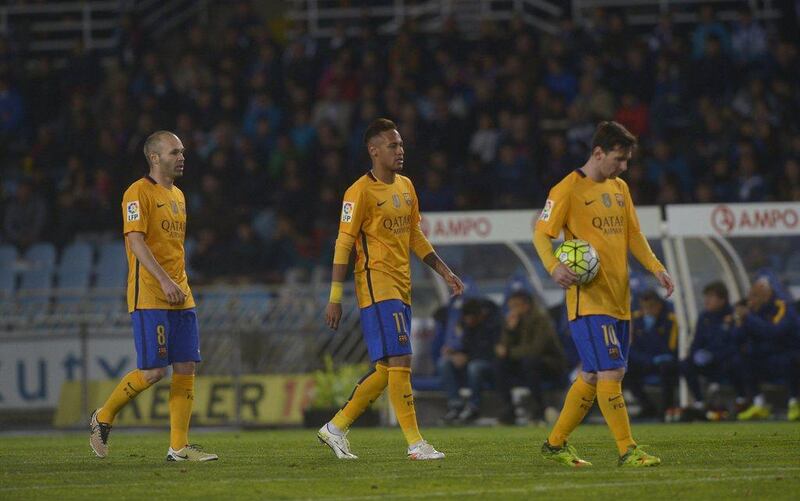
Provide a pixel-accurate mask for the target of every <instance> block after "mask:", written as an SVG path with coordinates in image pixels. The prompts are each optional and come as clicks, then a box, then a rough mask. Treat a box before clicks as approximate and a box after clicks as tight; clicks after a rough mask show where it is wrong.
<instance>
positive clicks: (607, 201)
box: [603, 193, 611, 208]
mask: <svg viewBox="0 0 800 501" xmlns="http://www.w3.org/2000/svg"><path fill="white" fill-rule="evenodd" d="M603 205H605V206H606V207H607V208H611V195H609V194H608V193H603Z"/></svg>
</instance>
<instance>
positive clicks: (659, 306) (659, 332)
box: [625, 290, 678, 417]
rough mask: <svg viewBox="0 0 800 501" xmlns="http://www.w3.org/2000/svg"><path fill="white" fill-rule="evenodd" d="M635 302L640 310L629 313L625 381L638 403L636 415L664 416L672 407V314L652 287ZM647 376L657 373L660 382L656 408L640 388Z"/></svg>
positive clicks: (675, 363)
mask: <svg viewBox="0 0 800 501" xmlns="http://www.w3.org/2000/svg"><path fill="white" fill-rule="evenodd" d="M639 305H640V309H639V310H637V311H634V312H633V322H632V323H633V326H632V327H633V329H632V332H633V335H632V338H631V350H630V353H629V354H628V372H627V374H626V375H625V381H626V383H627V384H628V388H630V389H631V392H633V394H634V395H635V396H636V400H638V401H639V403H640V404H641V405H642V412H641V413H640V416H651V417H652V416H665V415H666V413H667V412H671V411H672V409H673V407H674V406H675V401H674V399H675V387H676V386H677V384H678V361H677V357H676V355H677V348H678V323H677V321H676V319H675V314H674V313H673V312H671V311H669V308H668V307H667V304H666V303H665V302H664V300H663V299H661V297H660V296H659V295H658V294H657V293H656V292H655V291H653V290H647V291H645V292H643V293H642V295H641V296H639ZM648 376H658V377H659V380H660V382H661V408H660V409H658V408H657V407H656V405H654V404H653V402H652V401H651V400H650V398H649V397H648V396H647V394H646V393H645V391H644V382H645V379H646V378H647V377H648Z"/></svg>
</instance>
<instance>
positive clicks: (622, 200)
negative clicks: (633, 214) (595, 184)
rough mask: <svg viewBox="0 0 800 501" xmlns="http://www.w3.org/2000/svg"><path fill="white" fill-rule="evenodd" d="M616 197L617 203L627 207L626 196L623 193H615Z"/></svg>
mask: <svg viewBox="0 0 800 501" xmlns="http://www.w3.org/2000/svg"><path fill="white" fill-rule="evenodd" d="M614 198H616V199H617V205H619V206H620V207H625V197H623V196H622V193H614Z"/></svg>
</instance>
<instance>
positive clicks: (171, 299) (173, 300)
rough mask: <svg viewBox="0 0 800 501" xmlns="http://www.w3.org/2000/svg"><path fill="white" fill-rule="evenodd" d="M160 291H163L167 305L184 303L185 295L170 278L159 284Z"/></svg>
mask: <svg viewBox="0 0 800 501" xmlns="http://www.w3.org/2000/svg"><path fill="white" fill-rule="evenodd" d="M161 290H162V291H164V297H166V298H167V302H168V303H169V304H174V305H178V304H183V302H184V301H186V298H187V295H186V293H185V292H183V290H182V289H181V288H180V286H179V285H178V284H176V283H175V281H174V280H172V279H171V278H168V279H166V280H164V281H163V282H161Z"/></svg>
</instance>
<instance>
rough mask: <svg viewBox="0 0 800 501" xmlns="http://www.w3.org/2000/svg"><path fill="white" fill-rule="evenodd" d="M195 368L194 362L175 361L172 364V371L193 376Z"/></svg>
mask: <svg viewBox="0 0 800 501" xmlns="http://www.w3.org/2000/svg"><path fill="white" fill-rule="evenodd" d="M194 369H195V363H194V362H175V363H174V364H172V372H174V373H175V374H180V375H182V376H193V375H194Z"/></svg>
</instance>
